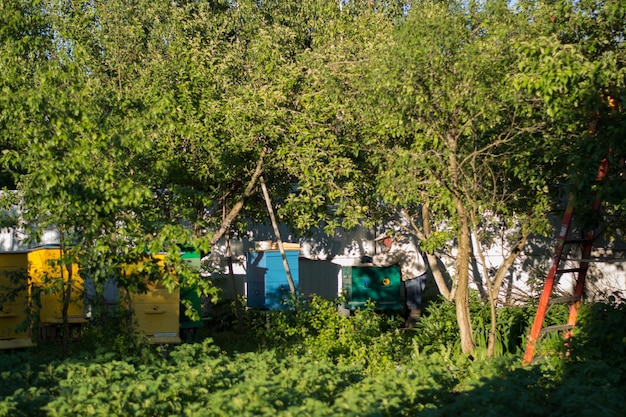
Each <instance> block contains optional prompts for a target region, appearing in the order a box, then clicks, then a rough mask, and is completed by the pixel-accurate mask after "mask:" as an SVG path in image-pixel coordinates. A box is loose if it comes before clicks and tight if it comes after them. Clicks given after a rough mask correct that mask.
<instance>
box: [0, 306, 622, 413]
mask: <svg viewBox="0 0 626 417" xmlns="http://www.w3.org/2000/svg"><path fill="white" fill-rule="evenodd" d="M311 304H312V305H315V307H310V306H309V307H307V308H310V309H311V310H313V309H314V310H315V311H316V312H317V313H318V314H317V315H315V316H313V315H308V316H307V313H306V308H305V307H304V306H301V307H299V309H300V311H299V312H298V313H297V314H295V312H294V311H293V310H295V307H294V308H293V310H292V311H289V310H285V311H276V312H273V313H275V314H274V315H273V317H272V318H271V319H270V321H269V322H268V323H272V324H273V328H272V329H273V330H272V329H270V330H272V332H271V335H270V336H269V337H268V338H266V339H265V341H264V342H263V343H262V344H263V345H264V346H262V347H260V348H259V349H258V350H255V351H250V352H246V353H241V352H239V353H237V352H235V353H232V354H227V353H226V352H225V351H224V350H222V348H221V347H219V346H218V345H217V344H216V342H214V340H212V339H211V338H207V339H205V340H204V341H202V342H201V343H196V344H186V345H181V346H177V347H163V348H158V349H154V348H148V347H145V346H144V347H142V346H137V347H136V348H135V349H134V350H126V351H124V352H123V353H121V354H120V353H116V352H113V351H111V350H108V349H107V348H105V347H104V346H103V348H102V349H99V350H92V349H77V350H76V351H74V353H73V355H72V356H71V357H70V358H68V359H64V360H59V359H56V358H55V357H54V353H53V352H54V350H50V349H42V350H39V351H38V350H37V349H35V350H31V351H28V352H15V353H5V354H3V355H2V361H0V380H1V382H2V383H1V384H0V398H1V400H0V416H16V417H20V416H35V415H49V416H57V415H59V416H60V415H68V414H76V415H103V416H104V415H130V414H132V415H138V416H152V415H180V416H183V415H184V416H230V415H232V416H235V415H236V416H242V415H243V416H248V415H249V416H252V415H256V416H269V415H273V416H276V415H279V416H290V415H310V416H332V415H347V416H357V415H364V414H367V415H381V416H413V415H416V414H418V415H426V416H455V415H459V414H463V415H468V416H484V415H487V416H497V415H503V414H505V415H508V416H550V415H559V414H562V413H566V412H570V413H575V414H576V415H585V416H587V415H589V416H591V415H597V414H598V413H602V414H603V415H608V416H613V415H615V416H616V415H621V413H622V411H623V407H624V406H626V404H625V400H624V398H623V396H622V395H621V393H622V392H623V389H624V387H625V384H626V372H625V371H626V370H625V369H624V367H623V365H622V364H621V362H622V360H621V359H622V357H623V355H622V352H623V351H619V350H617V349H616V347H615V342H619V340H618V339H619V337H621V335H620V334H617V335H616V337H613V336H612V335H611V334H609V332H606V331H605V330H606V329H605V328H602V327H601V326H600V327H596V325H598V324H601V323H602V322H603V321H607V319H608V321H609V323H607V325H610V326H611V328H612V329H616V328H619V329H623V328H624V315H623V304H621V305H620V304H615V305H598V306H589V307H587V306H585V309H584V310H583V311H584V314H582V316H581V323H584V324H583V325H582V326H581V327H580V328H579V329H578V331H577V333H576V336H575V339H574V341H573V342H574V344H573V345H572V352H573V354H574V355H573V357H572V358H569V359H567V358H564V357H563V356H560V353H561V352H555V353H554V354H553V356H551V357H549V358H548V357H545V358H544V359H543V360H541V361H540V362H538V363H536V364H533V365H532V366H528V367H521V361H520V356H519V355H517V356H516V355H510V354H508V355H503V356H499V357H498V358H495V359H493V358H484V359H483V358H475V359H474V360H470V359H469V358H468V357H467V355H464V354H459V353H455V352H454V348H452V347H451V346H450V345H449V344H448V345H446V344H445V343H441V344H439V345H437V344H436V342H434V343H435V344H434V345H431V346H430V348H429V349H424V348H425V347H426V346H419V336H420V331H421V329H424V328H425V327H426V323H424V325H422V324H420V327H419V328H418V329H417V330H416V331H411V332H407V331H403V332H401V333H399V331H398V330H397V329H394V328H392V327H393V326H392V327H391V328H386V329H385V324H384V323H389V321H388V320H389V318H387V317H383V316H379V317H378V318H377V317H376V315H375V314H373V313H371V312H370V311H367V310H364V311H363V312H362V313H363V314H358V315H355V316H354V317H350V318H347V317H342V316H340V315H338V314H336V312H335V313H333V314H332V315H331V310H332V303H331V305H326V304H325V303H323V302H321V301H319V300H317V301H316V300H312V301H311ZM447 308H448V310H449V312H450V313H451V314H448V317H447V320H450V321H451V322H453V321H454V317H453V314H454V312H453V311H452V310H451V309H450V308H449V307H447ZM514 310H515V309H514ZM506 314H508V315H509V316H510V317H512V316H516V315H518V314H519V312H516V311H511V312H508V313H506ZM451 315H452V317H450V316H451ZM280 316H285V317H283V318H281V317H280ZM305 316H306V319H304V318H305ZM444 316H445V315H444V314H443V313H442V312H439V313H434V311H433V315H432V316H430V317H429V315H428V314H427V315H426V316H425V317H424V321H426V320H428V319H429V318H433V319H437V320H439V319H441V318H445V317H444ZM265 319H267V317H265ZM297 322H298V323H299V324H301V325H303V326H305V327H307V331H308V332H311V333H308V334H306V335H304V333H303V336H302V340H301V341H302V343H292V344H290V345H289V344H286V343H285V340H287V339H285V338H280V337H279V335H278V333H279V330H278V325H279V324H280V326H282V327H281V328H282V329H283V330H284V331H285V333H287V334H288V333H290V332H291V330H290V328H291V326H294V327H295V326H296V323H297ZM285 323H290V324H289V325H287V324H285ZM340 323H341V324H340ZM592 323H594V324H592ZM356 324H359V326H360V327H359V328H360V329H362V331H363V333H364V334H363V335H362V336H359V335H358V334H357V333H359V331H358V330H359V329H357V328H356V326H355V325H356ZM377 326H378V327H379V329H378V330H374V328H375V327H377ZM327 328H329V329H334V330H331V332H332V333H333V334H334V335H336V334H337V333H336V330H338V329H341V328H343V329H344V330H343V331H344V332H345V335H339V338H343V341H341V342H337V343H334V342H333V341H332V340H330V339H332V337H329V335H328V334H327V333H325V332H326V329H327ZM590 330H592V331H590ZM376 333H377V334H376ZM399 334H401V335H402V336H401V337H400V336H399ZM261 335H262V333H261V332H259V333H256V334H254V333H247V334H245V335H241V336H240V337H241V338H242V339H244V340H248V339H250V338H254V337H260V336H261ZM349 335H352V336H349ZM292 336H293V334H292V335H291V336H289V337H288V338H291V337H292ZM348 337H352V338H353V339H352V344H348V345H347V346H356V344H357V343H361V347H359V348H357V349H347V350H345V351H344V352H342V354H341V355H335V354H332V353H331V352H330V351H329V349H328V348H327V347H328V346H327V345H329V346H331V347H332V346H338V345H341V344H344V345H345V342H346V341H347V340H348ZM317 338H319V342H322V341H323V342H324V343H318V341H316V340H315V339H317ZM390 338H392V339H393V341H394V343H395V344H397V345H398V346H397V347H396V348H395V349H396V350H395V351H396V352H399V351H402V352H403V354H402V355H400V356H397V357H395V358H394V359H393V360H391V359H385V358H381V356H380V353H381V350H379V348H381V347H383V346H387V347H388V348H389V346H388V345H386V344H385V343H386V341H388V340H390ZM270 339H273V340H275V342H271V340H270ZM442 341H443V339H442ZM292 342H293V340H292ZM579 342H580V343H579ZM618 345H619V343H618ZM620 346H621V348H622V349H623V340H622V341H621V345H620ZM363 348H367V349H370V348H371V349H372V352H371V354H370V361H369V362H366V361H364V360H363V355H362V353H361V349H363ZM604 354H606V356H603V355H604ZM604 358H606V359H607V360H606V361H605V359H604ZM338 359H340V360H338ZM378 359H381V362H382V363H381V364H379V365H377V364H374V363H373V362H375V361H376V360H378ZM613 361H614V362H613ZM613 364H615V365H617V366H613ZM599 387H602V389H598V388H599Z"/></svg>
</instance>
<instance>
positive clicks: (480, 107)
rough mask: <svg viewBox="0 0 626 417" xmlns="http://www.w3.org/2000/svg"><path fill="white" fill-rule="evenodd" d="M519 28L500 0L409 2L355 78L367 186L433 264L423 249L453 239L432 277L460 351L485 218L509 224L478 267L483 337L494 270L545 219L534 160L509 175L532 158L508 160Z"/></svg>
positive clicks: (519, 128)
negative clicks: (360, 95) (361, 81)
mask: <svg viewBox="0 0 626 417" xmlns="http://www.w3.org/2000/svg"><path fill="white" fill-rule="evenodd" d="M524 27H525V25H524V22H523V21H519V20H517V19H516V16H515V15H514V14H513V13H512V12H511V10H510V9H508V8H507V7H506V4H505V2H497V1H495V2H486V3H484V4H478V3H474V2H470V3H468V4H465V3H462V2H448V3H441V2H419V3H417V4H413V5H412V6H411V8H410V9H409V11H408V14H407V17H406V19H405V20H403V21H402V22H401V23H400V24H399V25H398V28H397V30H396V31H395V36H394V40H393V43H392V44H391V45H388V48H387V52H386V53H384V54H382V56H381V57H380V58H379V59H376V60H374V61H373V65H372V70H371V75H370V77H369V78H368V79H367V81H366V83H367V85H365V86H364V87H363V88H365V89H367V91H368V93H369V97H368V98H369V100H370V101H369V102H368V104H367V106H368V107H367V110H364V111H362V113H364V114H367V116H368V117H369V118H371V122H369V123H368V124H367V126H368V127H369V131H368V132H367V133H366V134H365V135H364V143H365V146H366V148H367V149H368V151H369V154H370V156H369V157H368V158H367V163H368V164H369V165H371V166H376V167H377V169H376V171H375V174H376V175H375V177H373V181H376V184H377V192H378V194H379V195H380V196H381V197H382V198H383V200H384V201H385V202H386V203H387V204H389V205H390V206H392V207H397V208H399V209H401V210H402V211H403V213H404V214H405V215H406V216H408V217H409V219H410V225H412V228H413V230H412V231H413V233H415V234H416V235H417V236H418V237H419V238H420V239H421V241H422V243H421V244H422V248H423V249H424V250H425V251H426V253H427V257H428V260H429V264H430V266H431V269H432V270H433V271H435V272H437V271H438V268H439V267H438V265H437V262H436V261H437V259H436V257H435V249H442V247H441V245H443V244H447V243H448V242H449V239H453V240H454V244H455V245H456V248H455V249H456V261H455V266H454V274H455V275H454V280H453V282H452V286H451V287H448V286H447V284H446V283H445V282H444V281H443V279H442V276H440V277H439V279H438V280H437V284H438V286H439V287H440V290H441V292H442V294H444V295H445V296H449V297H450V298H452V299H453V300H454V302H455V305H456V309H457V321H458V324H459V329H460V331H461V347H462V350H463V351H464V352H466V353H468V354H471V353H472V351H473V348H474V342H473V337H472V329H471V321H470V315H469V310H468V295H469V282H470V271H471V259H472V257H473V254H474V253H475V252H476V251H478V252H479V253H482V251H481V247H482V245H484V244H488V243H489V239H490V234H488V233H486V232H487V231H488V230H489V228H490V225H491V224H494V223H495V224H501V225H503V226H504V225H506V226H513V225H515V224H517V225H518V226H516V227H510V228H509V227H507V229H508V230H511V231H512V232H513V233H511V234H510V237H509V238H510V239H512V241H511V242H512V243H511V246H510V247H511V251H510V253H509V254H508V255H506V256H505V261H504V263H503V264H502V265H501V266H500V268H499V270H498V272H497V273H496V274H495V276H494V277H493V278H491V277H490V276H489V275H490V274H489V273H488V272H489V271H486V270H484V271H482V272H483V273H484V274H485V276H484V277H483V278H484V280H485V282H486V284H487V290H488V298H489V301H490V305H491V307H492V319H493V320H492V336H493V332H495V306H496V301H497V294H498V292H499V287H500V285H501V283H502V279H503V276H504V274H505V272H506V271H507V270H508V268H509V267H510V265H511V263H512V262H513V261H514V260H515V259H516V257H517V256H519V254H520V253H521V252H522V249H523V247H524V243H525V240H526V238H527V236H528V234H529V233H530V232H531V231H537V230H541V229H542V227H543V228H544V230H545V225H546V222H545V219H544V217H543V213H544V212H545V210H546V207H547V202H548V200H547V195H545V194H543V193H540V192H538V191H539V190H541V186H542V185H543V184H544V183H545V182H544V181H542V180H541V178H540V176H539V175H538V172H539V167H537V169H530V171H531V172H532V173H533V175H534V177H533V178H532V179H533V182H524V181H523V179H522V178H521V177H520V176H519V175H518V174H516V172H518V173H519V171H520V170H522V169H527V168H530V167H532V166H533V163H534V162H532V161H531V159H530V158H529V157H528V156H526V157H520V158H519V159H518V162H519V163H520V164H522V165H519V166H511V165H510V164H509V162H508V160H509V158H510V157H511V155H514V154H517V153H520V152H521V153H523V149H524V147H525V146H526V142H525V139H524V138H525V137H526V136H527V135H528V134H529V133H531V132H532V129H531V128H530V127H529V125H527V124H525V119H524V114H523V113H521V111H520V110H519V107H518V106H517V105H516V102H515V99H516V95H517V94H516V92H515V90H514V88H513V86H512V84H511V83H509V82H507V81H508V80H509V76H510V74H511V72H512V71H514V69H515V65H516V54H515V49H514V44H513V41H514V40H515V39H516V38H517V37H519V36H520V34H521V33H523V31H524ZM368 86H369V87H368ZM522 167H523V168H522ZM537 218H539V219H541V220H540V221H535V220H534V219H537ZM472 236H475V237H477V240H476V243H477V244H476V245H474V244H473V243H472ZM474 273H480V272H479V271H474ZM436 278H437V275H436Z"/></svg>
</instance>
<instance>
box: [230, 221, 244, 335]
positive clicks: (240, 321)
mask: <svg viewBox="0 0 626 417" xmlns="http://www.w3.org/2000/svg"><path fill="white" fill-rule="evenodd" d="M226 262H227V263H228V276H229V278H230V284H231V287H232V291H233V297H234V299H235V315H236V316H237V326H238V329H239V333H243V307H242V305H241V300H240V299H239V292H238V291H237V281H236V280H235V273H234V272H233V255H232V251H231V247H230V233H227V234H226Z"/></svg>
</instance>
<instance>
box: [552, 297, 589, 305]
mask: <svg viewBox="0 0 626 417" xmlns="http://www.w3.org/2000/svg"><path fill="white" fill-rule="evenodd" d="M580 299H581V297H577V296H575V295H566V296H564V297H554V298H551V299H550V301H548V304H568V303H574V302H576V301H580Z"/></svg>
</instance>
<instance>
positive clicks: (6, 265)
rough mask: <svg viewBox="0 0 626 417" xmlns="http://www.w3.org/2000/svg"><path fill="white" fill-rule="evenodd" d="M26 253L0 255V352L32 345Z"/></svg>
mask: <svg viewBox="0 0 626 417" xmlns="http://www.w3.org/2000/svg"><path fill="white" fill-rule="evenodd" d="M28 284H29V283H28V254H27V253H26V252H11V253H0V349H15V348H24V347H31V346H34V343H33V341H32V339H31V336H30V326H29V325H28V314H29V301H30V300H29V298H30V291H29V289H30V287H29V285H28Z"/></svg>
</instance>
